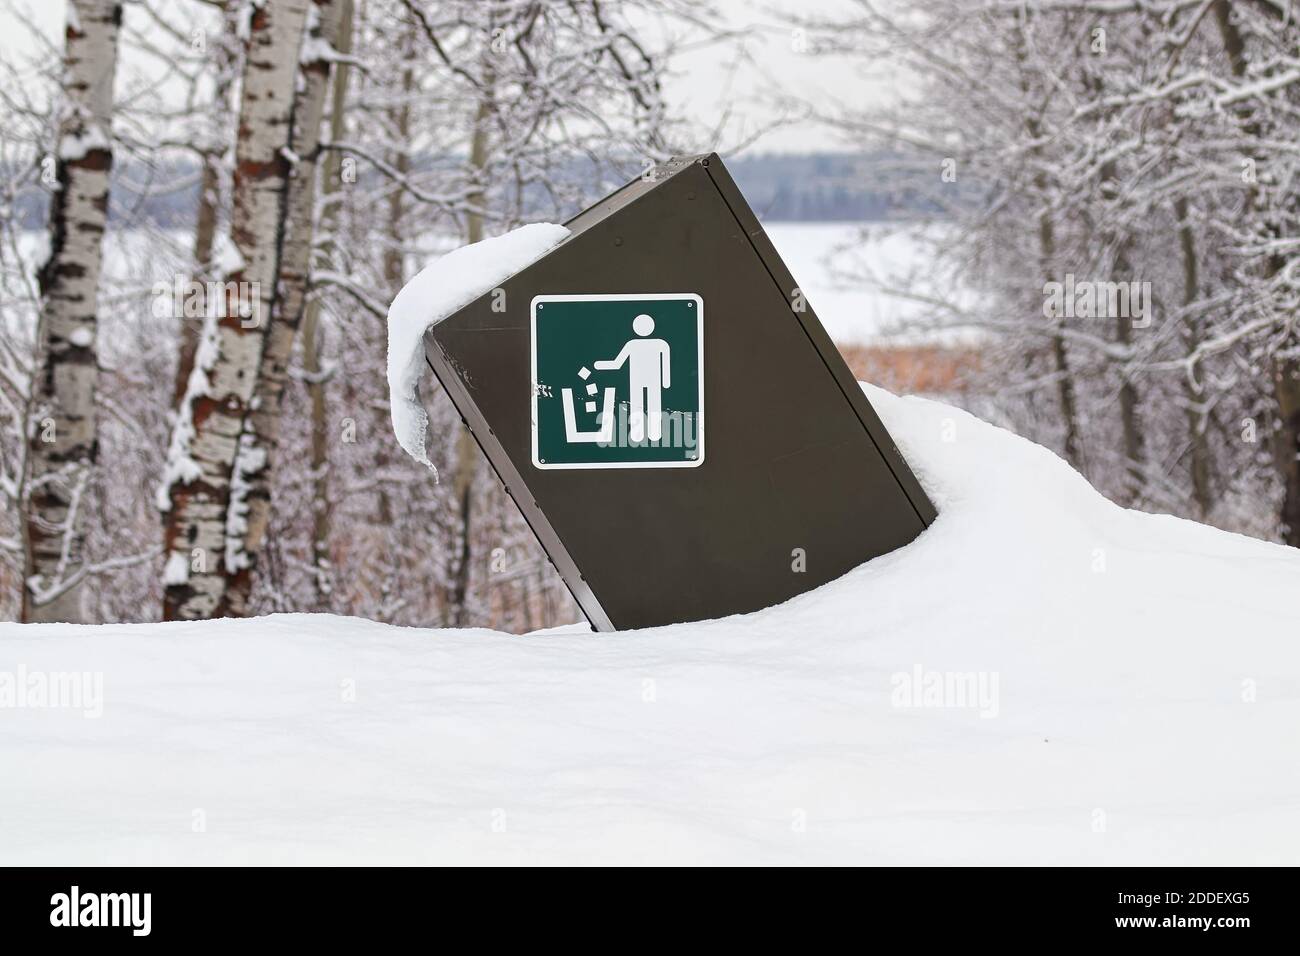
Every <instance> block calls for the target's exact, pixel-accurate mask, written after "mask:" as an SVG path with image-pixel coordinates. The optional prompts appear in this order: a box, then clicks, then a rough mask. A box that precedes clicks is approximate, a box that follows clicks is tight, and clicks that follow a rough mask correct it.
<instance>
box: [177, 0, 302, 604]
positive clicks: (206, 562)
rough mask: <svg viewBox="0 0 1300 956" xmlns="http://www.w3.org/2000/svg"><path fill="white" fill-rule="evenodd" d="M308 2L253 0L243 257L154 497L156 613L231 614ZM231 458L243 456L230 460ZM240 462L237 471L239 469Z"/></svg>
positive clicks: (240, 181) (235, 215)
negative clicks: (158, 543)
mask: <svg viewBox="0 0 1300 956" xmlns="http://www.w3.org/2000/svg"><path fill="white" fill-rule="evenodd" d="M308 6H309V3H308V0H275V2H274V3H270V2H266V3H259V4H255V5H254V7H253V9H252V16H251V19H250V24H249V40H248V55H247V58H246V60H245V64H244V77H243V85H242V95H241V100H240V113H239V125H238V132H237V140H236V145H235V175H234V189H233V198H232V215H231V239H232V241H233V244H234V246H235V249H236V251H237V252H238V254H239V257H240V259H241V260H242V262H241V264H240V266H239V268H237V269H234V270H232V271H231V272H230V273H229V274H228V276H227V283H226V301H225V303H224V306H225V307H224V308H222V309H219V310H218V311H220V312H221V313H223V314H221V315H216V314H213V312H212V310H211V303H210V304H209V305H210V313H209V316H208V320H207V323H206V326H205V330H204V336H203V339H202V341H201V342H200V344H199V355H198V358H197V359H196V361H195V368H194V372H193V373H192V374H191V376H190V382H189V387H188V388H187V390H186V395H185V398H184V400H183V402H182V403H181V408H180V411H179V414H178V416H177V425H176V432H175V434H174V436H173V441H172V448H171V454H170V455H169V461H168V469H167V474H166V475H165V476H164V487H163V489H162V493H161V495H160V497H161V498H162V499H163V500H162V501H160V503H161V504H164V505H165V506H166V507H167V508H168V512H169V513H168V520H167V526H166V534H165V547H166V549H167V552H168V559H167V570H166V581H165V583H166V590H165V593H164V599H163V613H164V616H165V617H166V618H167V619H168V620H175V619H194V618H207V617H212V616H220V615H225V614H229V613H231V611H230V609H229V607H228V606H227V603H226V592H227V585H228V583H229V579H230V576H231V575H232V574H234V573H236V572H237V571H238V570H239V567H238V565H239V558H238V555H239V551H238V548H236V549H235V550H234V551H233V552H232V549H231V548H229V547H228V546H227V545H228V542H227V529H228V527H229V526H230V525H231V524H232V523H233V525H234V526H235V527H236V528H237V527H238V520H239V514H238V507H236V508H235V509H234V510H233V511H232V508H231V504H232V502H231V499H232V493H233V495H234V497H235V498H236V500H238V499H239V497H240V495H241V494H242V492H243V489H244V488H245V487H246V481H245V478H244V474H245V472H244V471H243V470H241V469H248V468H251V467H253V466H254V465H255V464H256V457H257V450H256V448H249V449H248V450H246V451H245V453H244V454H243V456H238V454H237V453H238V451H239V449H240V445H241V443H242V444H244V445H249V444H251V443H250V442H249V441H248V439H246V438H245V437H244V436H245V433H246V428H245V423H246V420H247V418H248V415H249V412H250V411H251V410H252V406H253V397H254V392H255V389H256V386H257V379H258V374H259V368H260V365H261V360H262V352H263V349H264V347H265V344H266V340H267V330H268V326H269V324H270V321H271V316H272V309H273V306H274V304H275V297H276V277H277V275H278V273H279V260H280V249H281V243H282V240H283V230H284V223H285V217H286V204H287V202H286V201H287V193H288V186H289V179H290V174H291V171H292V164H291V153H290V152H289V148H288V147H289V144H290V139H291V133H292V124H293V107H294V84H295V81H296V79H297V75H298V52H299V47H300V46H301V43H302V38H303V33H304V26H305V24H306V21H307V8H308ZM237 457H240V459H241V460H240V461H239V462H237V461H236V459H237ZM237 466H238V467H237Z"/></svg>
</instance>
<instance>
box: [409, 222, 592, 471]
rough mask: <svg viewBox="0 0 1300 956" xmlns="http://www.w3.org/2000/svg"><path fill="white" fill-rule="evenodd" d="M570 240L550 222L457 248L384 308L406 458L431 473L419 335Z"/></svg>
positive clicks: (429, 268)
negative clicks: (421, 384)
mask: <svg viewBox="0 0 1300 956" xmlns="http://www.w3.org/2000/svg"><path fill="white" fill-rule="evenodd" d="M568 236H569V230H568V229H566V228H564V227H563V226H557V225H555V224H554V223H549V222H536V223H531V224H530V225H527V226H521V227H520V228H518V229H515V230H514V231H513V232H508V233H506V234H505V235H504V236H497V237H496V238H493V239H484V240H483V241H482V242H476V243H473V244H472V245H468V246H461V247H460V248H459V249H454V250H452V251H451V252H449V253H447V254H446V255H444V256H442V257H440V258H438V259H435V260H434V261H433V262H431V263H429V264H428V265H427V266H425V267H424V268H423V269H421V270H420V272H419V273H418V274H417V275H416V276H415V278H413V279H412V280H411V281H410V282H408V283H406V285H405V286H403V287H402V291H400V292H398V293H397V296H396V297H395V298H394V299H393V303H392V305H390V306H389V307H388V391H389V405H390V406H391V408H392V415H393V432H394V433H395V434H396V435H397V441H398V444H400V445H401V446H402V448H403V449H404V450H405V451H406V453H407V454H408V455H410V456H411V457H412V458H414V459H415V460H416V461H418V462H419V463H420V464H422V465H425V466H426V467H428V468H429V469H431V470H433V472H434V473H435V474H436V473H437V469H436V468H434V466H433V463H432V462H431V461H429V455H428V451H427V449H426V447H425V443H424V437H425V431H426V429H427V428H428V425H429V416H428V414H427V413H426V412H425V410H424V406H423V405H422V404H421V403H420V397H419V388H420V379H421V377H422V376H423V374H424V364H425V363H424V333H425V331H426V330H427V329H429V328H431V327H433V326H435V325H437V324H438V323H439V322H441V321H442V320H443V319H445V318H447V316H449V315H451V314H452V313H453V312H455V311H456V310H457V309H460V308H462V307H464V306H466V305H468V304H469V303H471V302H473V301H474V300H475V299H477V298H478V297H479V296H481V295H483V294H484V293H486V292H489V291H490V290H492V289H494V288H496V287H497V286H499V285H500V284H501V283H502V282H504V281H505V280H506V279H508V278H510V277H511V276H512V275H514V274H515V273H517V272H519V271H520V270H521V269H523V268H525V267H526V266H529V265H532V263H534V262H536V261H537V260H538V259H540V258H541V257H542V256H543V255H545V254H546V253H547V252H548V251H550V250H551V249H553V248H554V247H555V246H557V245H559V244H560V243H561V242H563V241H564V240H565V239H567V238H568Z"/></svg>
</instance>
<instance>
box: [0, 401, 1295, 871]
mask: <svg viewBox="0 0 1300 956" xmlns="http://www.w3.org/2000/svg"><path fill="white" fill-rule="evenodd" d="M870 394H871V397H872V400H873V401H874V402H875V403H876V406H877V408H878V409H879V411H880V413H881V415H882V417H883V418H884V419H885V421H886V424H887V425H888V426H889V428H890V429H891V431H892V433H893V435H894V436H895V438H896V439H897V440H898V443H899V445H900V447H901V448H902V450H903V452H904V454H905V455H906V456H907V457H908V459H909V460H910V461H911V463H912V464H913V466H914V467H915V468H916V469H917V471H918V473H919V475H920V477H921V479H922V481H923V483H924V484H925V485H926V487H927V488H928V490H929V491H930V493H931V494H932V495H933V497H934V499H935V501H936V504H937V505H938V506H939V510H940V517H939V519H938V521H937V522H936V523H935V524H934V526H933V527H932V528H931V529H930V530H929V531H927V532H926V533H925V534H923V535H922V536H921V537H920V538H919V539H918V540H916V541H915V542H914V543H913V544H911V545H910V546H908V547H906V548H904V549H902V550H900V551H897V552H895V553H893V554H891V555H888V556H886V557H883V558H879V559H877V560H875V561H872V562H870V563H869V564H867V565H865V566H863V567H862V568H859V569H858V570H856V571H854V572H852V573H851V574H849V575H847V576H846V577H844V578H842V579H840V580H839V581H836V582H834V583H832V584H830V585H827V586H826V587H824V588H822V589H820V590H818V591H816V592H813V593H810V594H806V595H804V596H802V597H800V598H797V599H795V600H792V601H790V602H788V603H786V604H784V605H781V606H779V607H775V608H772V609H769V610H767V611H764V612H761V613H758V614H754V615H749V616H744V617H735V618H729V619H725V620H720V621H713V622H707V623H699V624H691V625H680V626H675V627H668V628H660V629H656V630H650V631H642V632H627V633H621V634H616V635H594V634H589V633H580V632H578V631H576V630H574V631H569V632H550V633H544V634H535V635H530V636H527V637H513V636H509V635H505V634H497V633H492V632H488V631H425V630H411V629H401V628H392V627H386V626H384V625H380V624H374V623H369V622H365V621H358V620H351V619H339V618H330V617H320V616H304V615H289V616H279V617H273V618H267V619H261V620H248V621H216V622H209V623H201V624H173V625H139V626H130V625H122V626H113V627H101V628H93V629H92V628H75V627H69V626H58V625H50V626H43V627H41V626H28V627H23V626H18V625H9V624H4V625H0V703H2V702H3V701H4V700H5V698H4V697H3V691H4V680H5V675H6V674H7V675H9V690H10V697H9V698H8V699H9V704H8V705H5V706H4V707H3V708H0V863H3V864H15V863H46V864H90V863H326V862H330V863H342V862H351V863H361V862H407V863H431V862H438V863H451V862H467V863H471V862H472V863H502V862H510V863H541V862H548V863H561V862H625V863H633V862H635V863H667V862H677V863H687V862H715V863H720V862H731V863H756V862H766V863H804V862H842V863H1047V864H1064V863H1123V864H1137V863H1151V864H1154V863H1225V864H1226V863H1274V864H1295V863H1297V862H1300V643H1298V638H1297V635H1298V634H1300V626H1298V625H1300V610H1298V609H1297V601H1296V595H1297V593H1300V555H1298V554H1297V552H1295V551H1294V550H1290V549H1286V548H1282V547H1279V546H1275V545H1269V544H1264V543H1261V542H1258V541H1254V540H1251V539H1248V538H1244V537H1238V536H1234V535H1229V534H1225V533H1222V532H1219V531H1215V530H1212V529H1210V528H1207V527H1203V526H1200V525H1196V524H1192V523H1189V522H1186V521H1181V520H1176V519H1173V518H1167V517H1156V516H1150V515H1145V514H1139V513H1136V512H1129V511H1124V510H1122V509H1120V508H1118V507H1116V506H1115V505H1113V504H1110V503H1108V502H1107V501H1105V500H1104V499H1102V498H1101V497H1100V496H1099V495H1097V494H1096V493H1095V492H1094V491H1093V490H1092V489H1091V488H1090V487H1089V486H1088V485H1087V484H1086V483H1085V482H1084V480H1083V479H1082V478H1080V477H1079V476H1078V475H1077V474H1075V473H1074V472H1073V471H1071V470H1070V469H1069V468H1068V467H1067V466H1066V465H1064V464H1063V463H1062V462H1061V461H1060V460H1059V459H1058V458H1056V457H1055V456H1054V455H1052V454H1051V453H1049V452H1048V451H1045V450H1044V449H1042V448H1041V447H1038V446H1036V445H1034V444H1032V443H1030V442H1028V441H1025V440H1024V439H1021V438H1017V437H1015V436H1013V435H1011V434H1009V433H1007V432H1005V431H1001V430H998V429H996V428H993V427H992V426H990V425H987V424H984V423H982V422H980V421H978V420H976V419H974V418H972V417H970V416H968V415H966V414H965V413H963V412H960V411H957V410H955V409H952V408H948V407H946V406H943V405H939V404H935V403H931V402H927V401H923V400H920V399H898V398H894V397H891V396H888V395H886V394H884V393H882V392H879V391H877V390H874V389H872V390H870ZM808 559H809V560H810V561H815V560H816V555H815V554H812V555H809V556H808ZM20 669H21V672H20ZM57 672H89V673H90V674H91V675H92V678H93V675H96V674H101V675H102V700H101V701H99V703H98V704H96V703H95V699H94V695H93V693H92V695H91V698H92V699H87V700H82V701H81V702H80V704H81V706H80V707H79V708H74V707H65V708H61V709H48V708H35V707H13V706H12V704H13V703H14V702H15V698H14V696H13V693H14V690H15V688H14V682H15V680H16V678H17V677H18V676H19V675H20V673H21V675H22V676H23V677H24V681H25V682H26V684H27V685H31V682H32V680H33V677H32V675H43V676H44V677H47V678H48V677H49V676H50V675H52V674H54V673H57ZM88 686H89V687H92V688H93V680H92V683H91V684H90V685H88ZM945 687H946V690H945ZM963 688H964V689H966V690H969V691H970V692H971V694H970V695H969V696H964V695H963V694H962V693H961V690H962V689H963ZM27 703H29V704H30V703H32V701H31V700H30V699H29V700H28V701H27ZM100 707H102V715H101V716H99V717H93V716H85V715H84V711H86V710H89V711H91V713H94V712H95V711H96V710H98V709H100Z"/></svg>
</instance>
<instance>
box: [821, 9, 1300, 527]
mask: <svg viewBox="0 0 1300 956" xmlns="http://www.w3.org/2000/svg"><path fill="white" fill-rule="evenodd" d="M854 7H855V9H856V14H855V15H853V16H850V17H848V18H847V19H844V20H840V21H836V22H834V23H826V22H821V23H808V24H805V27H806V28H808V29H810V30H811V31H812V34H813V35H814V36H816V37H817V38H818V42H819V43H820V44H822V48H823V49H825V50H827V51H830V52H836V51H838V52H839V53H842V54H844V55H852V56H865V57H868V58H872V59H875V60H876V61H877V62H879V61H880V59H884V60H887V61H889V62H892V63H893V64H895V66H896V68H897V69H900V70H902V71H904V73H905V74H906V76H907V77H908V78H909V80H913V79H914V81H915V83H914V87H915V89H914V92H913V93H912V94H910V95H905V96H904V101H903V102H901V103H899V104H894V105H893V106H892V107H889V108H885V109H876V110H870V111H865V112H864V111H854V110H848V109H845V110H839V111H836V110H824V112H825V113H826V114H827V116H828V119H830V120H831V121H832V122H835V123H837V124H838V125H840V126H841V128H843V129H844V130H845V131H846V132H848V133H850V134H851V135H852V136H854V137H856V138H857V139H858V140H859V142H865V143H869V144H870V145H871V146H872V148H873V149H876V150H878V151H881V152H882V153H883V154H885V155H888V156H889V157H890V160H889V162H890V164H891V166H892V167H893V168H892V169H891V173H892V174H894V175H897V174H898V167H899V166H901V167H902V168H903V170H904V171H905V175H904V176H903V177H900V179H899V180H898V181H902V182H905V183H906V184H907V185H908V187H909V188H910V189H911V190H913V195H912V196H911V202H910V209H911V211H912V213H913V214H915V213H916V212H917V211H918V210H922V211H929V212H930V213H933V214H934V218H935V219H936V220H938V222H939V227H938V228H937V229H936V230H935V231H933V232H931V233H929V235H930V236H931V237H932V238H934V239H935V244H934V249H933V252H934V259H935V262H936V263H937V264H938V265H936V267H935V269H936V270H939V269H947V270H950V271H951V272H952V273H953V275H954V279H955V282H954V284H955V285H958V286H960V287H962V288H964V289H966V290H969V291H970V293H971V294H970V295H966V296H962V297H961V298H960V301H945V302H939V303H933V302H932V303H930V304H931V305H932V306H933V308H934V314H935V316H936V317H937V318H938V320H939V324H943V325H948V326H960V327H963V328H966V329H974V330H977V331H978V334H979V336H980V337H979V342H980V343H981V351H982V356H981V366H982V368H983V370H984V372H985V375H986V377H985V380H984V385H985V388H986V389H988V390H990V391H991V392H992V393H993V394H994V396H995V398H996V400H997V411H998V413H999V414H1001V415H1003V416H1005V417H1006V418H1007V419H1008V420H1009V422H1010V423H1012V424H1013V425H1015V426H1016V427H1017V428H1019V429H1021V430H1022V431H1025V432H1027V433H1028V434H1030V435H1031V436H1033V437H1035V438H1038V439H1040V440H1044V441H1046V442H1048V443H1050V444H1051V445H1053V446H1054V447H1056V448H1057V449H1059V450H1060V451H1061V452H1062V454H1063V455H1064V456H1065V457H1066V458H1067V459H1068V460H1069V461H1070V462H1071V463H1072V464H1074V465H1075V466H1076V467H1078V468H1079V469H1080V470H1081V471H1083V472H1084V473H1085V474H1086V475H1087V476H1088V477H1089V478H1090V479H1091V480H1092V481H1093V482H1094V483H1096V484H1097V485H1098V486H1099V487H1100V488H1102V489H1103V490H1104V491H1106V492H1107V493H1108V494H1110V495H1111V496H1112V497H1113V498H1114V499H1115V500H1117V501H1119V502H1120V503H1123V504H1126V505H1131V506H1136V507H1142V508H1150V509H1154V510H1161V511H1171V512H1174V513H1178V514H1187V515H1191V516H1195V517H1198V518H1202V519H1205V520H1210V521H1213V522H1216V523H1219V524H1222V525H1225V526H1228V527H1233V528H1236V529H1239V530H1245V531H1249V532H1251V533H1255V534H1260V535H1263V536H1267V537H1278V538H1281V539H1282V540H1286V541H1288V542H1290V543H1293V544H1300V530H1297V529H1300V511H1297V510H1296V509H1297V507H1300V504H1298V503H1300V473H1298V472H1297V468H1298V465H1297V451H1300V445H1297V444H1296V438H1297V433H1296V425H1297V422H1298V421H1300V420H1298V419H1297V418H1296V417H1295V416H1296V411H1297V408H1300V405H1298V404H1297V399H1298V398H1300V393H1297V391H1296V384H1297V375H1296V345H1295V341H1294V338H1295V330H1294V316H1295V285H1294V279H1293V274H1294V270H1295V264H1296V259H1295V249H1296V245H1295V238H1294V237H1295V236H1296V234H1297V226H1298V225H1300V222H1298V220H1297V214H1296V209H1297V205H1296V202H1295V198H1296V197H1295V183H1296V178H1295V172H1296V155H1295V151H1294V150H1293V149H1292V148H1291V147H1290V146H1289V145H1288V141H1287V139H1286V137H1285V136H1284V135H1281V133H1280V131H1281V129H1282V128H1283V126H1284V125H1285V124H1286V123H1287V122H1288V121H1290V120H1291V119H1293V118H1294V116H1295V111H1296V107H1297V97H1298V96H1300V73H1298V72H1297V68H1296V65H1295V59H1294V51H1295V49H1296V48H1297V47H1296V42H1297V40H1298V39H1300V34H1298V33H1297V27H1296V17H1295V14H1296V10H1295V9H1294V4H1292V3H1289V2H1272V0H1258V2H1238V3H1228V2H1222V0H1163V2H1162V0H1152V2H1127V0H1115V2H1112V0H1107V2H1104V3H1098V2H1095V0H1027V2H1018V0H1017V2H1011V0H1003V2H989V3H984V2H980V3H975V2H968V0H919V2H917V3H914V4H909V5H908V7H907V9H906V10H902V9H900V8H898V7H897V6H894V5H883V4H877V3H875V2H872V0H857V2H856V3H855V4H854ZM901 88H902V89H907V88H908V84H903V85H902V87H901ZM900 291H902V292H904V293H907V292H909V291H913V292H915V291H916V289H915V287H913V288H912V289H911V290H909V289H906V288H905V289H902V290H900Z"/></svg>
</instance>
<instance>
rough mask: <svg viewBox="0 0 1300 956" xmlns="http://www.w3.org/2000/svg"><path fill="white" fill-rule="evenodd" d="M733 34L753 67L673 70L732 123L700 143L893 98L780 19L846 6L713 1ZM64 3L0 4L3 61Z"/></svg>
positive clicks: (803, 140)
mask: <svg viewBox="0 0 1300 956" xmlns="http://www.w3.org/2000/svg"><path fill="white" fill-rule="evenodd" d="M714 3H715V6H716V8H717V9H718V10H719V11H720V12H721V13H722V15H723V16H724V17H725V18H726V20H727V21H728V22H729V24H730V25H731V26H732V27H733V28H735V29H744V30H746V31H748V36H747V39H746V41H745V42H746V45H747V47H748V49H749V51H750V53H751V54H752V56H753V58H754V60H755V61H756V63H755V64H747V65H743V66H741V67H739V68H736V67H735V65H734V63H733V62H732V60H733V57H732V56H731V55H730V54H729V52H728V51H727V49H726V48H725V47H714V48H710V49H707V50H700V51H694V52H692V53H689V54H687V55H685V56H683V57H682V58H681V59H680V60H679V61H677V62H676V63H674V64H673V75H672V76H671V77H670V78H669V83H668V88H667V89H668V97H669V100H670V103H671V104H672V105H673V106H674V107H675V108H676V110H677V111H678V112H679V114H680V115H685V116H686V117H687V118H689V119H691V120H693V121H695V122H696V123H698V124H701V125H702V126H705V127H709V128H712V127H715V126H716V125H717V124H718V122H719V120H720V118H721V117H722V116H723V114H724V113H729V119H728V122H727V125H726V128H725V132H724V137H723V139H722V141H721V142H718V143H709V144H701V146H704V145H708V146H709V147H710V148H714V147H717V148H728V147H731V146H734V145H735V144H736V142H738V141H739V140H740V139H743V138H745V137H747V136H748V135H749V134H750V133H751V132H753V131H754V130H756V129H759V128H761V127H763V126H765V125H767V124H769V123H771V122H772V120H773V119H774V118H775V117H776V116H777V109H776V107H775V105H774V102H775V100H776V99H777V98H778V96H779V95H780V94H785V95H790V96H797V97H801V98H803V99H807V100H813V101H816V102H818V103H819V105H821V106H825V105H827V104H829V103H831V102H842V103H844V104H846V105H849V106H853V107H862V106H865V105H869V104H872V103H875V102H878V101H880V100H881V99H883V98H885V97H888V96H889V89H890V84H889V83H888V82H886V81H884V80H882V78H880V77H867V76H866V75H865V74H864V71H863V68H862V65H861V64H858V63H853V62H850V61H848V60H847V59H846V58H841V57H835V56H829V55H825V54H818V53H809V52H802V53H801V52H798V51H797V50H796V46H797V45H798V44H797V43H796V42H795V38H794V37H793V36H792V33H791V30H790V28H789V27H788V26H785V25H783V24H782V23H781V18H782V14H783V13H784V12H786V11H790V12H791V13H793V14H797V15H802V16H814V15H823V14H833V13H835V12H836V11H839V10H844V9H846V7H849V6H851V4H849V3H848V0H769V2H767V3H762V2H755V0H714ZM65 7H66V4H65V0H0V57H4V58H6V59H7V58H9V57H12V56H26V55H29V54H30V53H31V52H32V50H33V48H34V45H35V44H34V41H33V40H32V38H31V37H30V35H29V33H28V31H27V29H26V27H25V26H23V25H22V24H21V23H20V21H19V18H18V17H17V16H16V15H15V13H14V10H15V9H18V10H25V11H27V13H28V15H29V16H30V18H31V19H32V20H34V21H35V22H36V23H38V24H39V25H40V27H41V29H42V31H43V32H44V33H45V34H46V35H47V36H49V37H50V38H51V39H53V40H54V41H55V42H56V43H61V40H59V33H60V32H61V30H62V27H63V23H64V11H65ZM846 148H850V147H848V146H846V145H845V144H844V143H843V142H841V141H840V140H839V138H838V137H837V136H836V135H835V134H834V133H833V132H832V131H829V130H826V129H822V128H819V127H817V126H816V125H814V124H811V123H805V124H802V125H799V126H794V127H788V128H782V129H779V130H775V131H772V132H769V133H767V134H765V135H764V136H763V137H762V138H761V139H760V140H759V141H758V142H757V143H756V144H755V145H754V146H752V147H750V149H749V151H751V152H752V151H759V152H790V153H807V152H816V151H820V150H839V149H846Z"/></svg>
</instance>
